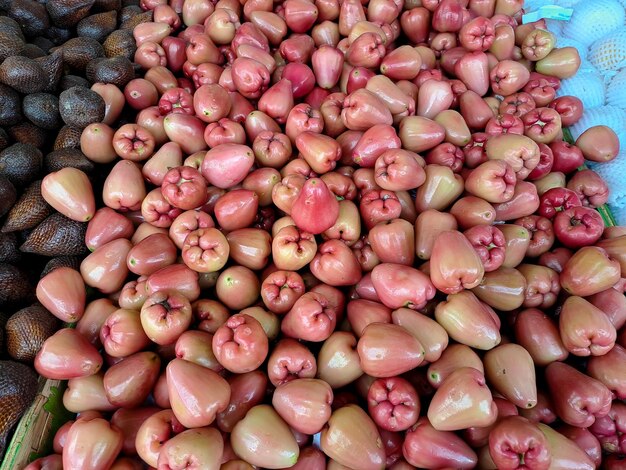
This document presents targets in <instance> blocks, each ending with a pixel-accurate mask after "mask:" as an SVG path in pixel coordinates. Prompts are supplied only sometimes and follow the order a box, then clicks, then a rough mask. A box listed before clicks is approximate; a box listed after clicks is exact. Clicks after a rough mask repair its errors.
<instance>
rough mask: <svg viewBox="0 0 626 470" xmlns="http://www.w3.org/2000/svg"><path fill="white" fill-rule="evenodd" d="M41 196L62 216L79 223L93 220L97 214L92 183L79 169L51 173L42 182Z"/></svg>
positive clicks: (68, 168) (65, 169) (64, 169)
mask: <svg viewBox="0 0 626 470" xmlns="http://www.w3.org/2000/svg"><path fill="white" fill-rule="evenodd" d="M41 195H42V196H43V198H44V199H45V201H46V202H47V203H48V204H50V205H51V206H52V207H54V208H55V209H56V210H58V211H59V212H60V213H61V214H63V215H64V216H66V217H68V218H70V219H72V220H76V221H78V222H87V221H89V220H91V218H92V217H93V215H94V214H95V212H96V201H95V198H94V195H93V188H92V187H91V182H90V181H89V178H87V175H86V174H85V173H84V172H82V171H81V170H79V169H77V168H72V167H66V168H62V169H60V170H59V171H55V172H53V173H49V174H48V175H47V176H45V177H44V179H43V180H42V182H41Z"/></svg>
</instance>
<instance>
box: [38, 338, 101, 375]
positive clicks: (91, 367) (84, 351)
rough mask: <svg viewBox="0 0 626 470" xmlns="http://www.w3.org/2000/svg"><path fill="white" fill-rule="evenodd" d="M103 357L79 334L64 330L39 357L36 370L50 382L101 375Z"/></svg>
mask: <svg viewBox="0 0 626 470" xmlns="http://www.w3.org/2000/svg"><path fill="white" fill-rule="evenodd" d="M102 362H103V361H102V356H101V355H100V353H99V352H98V350H97V349H96V348H95V347H94V346H93V345H92V344H91V343H90V342H89V341H88V340H87V339H86V338H85V337H84V336H82V335H81V334H80V333H79V332H77V331H76V330H74V329H72V328H63V329H61V330H59V331H57V332H56V333H55V334H53V335H52V336H50V337H49V338H48V339H47V340H46V341H45V342H44V343H43V345H42V346H41V349H40V350H39V352H38V353H37V356H36V357H35V370H36V371H37V372H39V374H40V375H42V376H44V377H45V378H47V379H53V380H69V379H73V378H76V377H85V376H88V375H93V374H95V373H97V372H98V371H99V370H100V369H101V368H102Z"/></svg>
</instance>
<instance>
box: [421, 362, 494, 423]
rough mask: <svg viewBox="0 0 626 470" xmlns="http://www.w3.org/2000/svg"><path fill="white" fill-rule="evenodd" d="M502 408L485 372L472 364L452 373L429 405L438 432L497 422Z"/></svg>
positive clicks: (430, 419)
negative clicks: (496, 403) (486, 378)
mask: <svg viewBox="0 0 626 470" xmlns="http://www.w3.org/2000/svg"><path fill="white" fill-rule="evenodd" d="M497 417H498V409H497V407H496V405H495V403H494V402H493V397H492V396H491V391H490V390H489V387H487V381H486V380H485V377H484V375H483V374H482V373H481V372H480V371H479V370H476V369H473V368H471V367H463V368H460V369H457V370H455V371H454V372H452V373H451V374H450V375H449V376H448V377H447V378H446V380H444V381H443V383H442V384H441V385H440V386H439V388H438V389H437V391H436V392H435V396H434V397H433V399H432V401H431V402H430V406H429V407H428V420H429V421H430V423H431V424H432V425H433V427H434V428H435V429H437V430H438V431H458V430H460V429H465V428H469V427H473V426H476V427H485V426H489V425H491V424H493V423H494V421H495V420H496V419H497Z"/></svg>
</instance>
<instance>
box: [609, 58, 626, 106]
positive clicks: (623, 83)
mask: <svg viewBox="0 0 626 470" xmlns="http://www.w3.org/2000/svg"><path fill="white" fill-rule="evenodd" d="M606 104H608V105H611V106H617V107H618V108H622V109H626V67H625V68H623V69H622V70H621V71H620V72H618V73H617V75H615V76H614V77H613V78H612V79H611V81H610V82H609V85H608V87H607V89H606Z"/></svg>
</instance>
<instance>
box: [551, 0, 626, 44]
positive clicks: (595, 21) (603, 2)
mask: <svg viewBox="0 0 626 470" xmlns="http://www.w3.org/2000/svg"><path fill="white" fill-rule="evenodd" d="M559 5H561V3H560V2H559ZM562 6H564V5H562ZM625 20H626V12H625V11H624V7H623V6H622V5H621V4H620V2H619V0H592V1H589V0H588V1H582V2H579V3H577V4H576V5H575V8H574V14H573V15H572V18H571V19H570V21H569V22H567V23H566V24H565V25H564V26H563V35H564V36H566V37H569V38H572V39H576V40H577V41H580V42H581V43H583V44H585V45H587V46H588V45H590V44H592V43H593V42H595V41H597V40H598V39H600V38H604V37H607V35H608V34H610V33H612V32H614V31H615V30H617V29H618V28H621V27H623V26H624V21H625Z"/></svg>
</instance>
